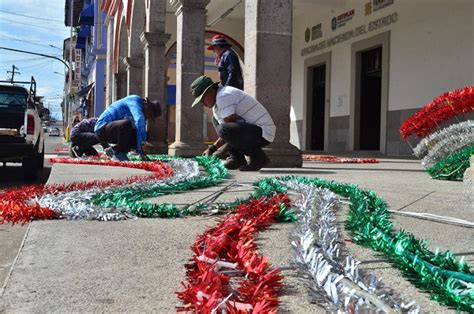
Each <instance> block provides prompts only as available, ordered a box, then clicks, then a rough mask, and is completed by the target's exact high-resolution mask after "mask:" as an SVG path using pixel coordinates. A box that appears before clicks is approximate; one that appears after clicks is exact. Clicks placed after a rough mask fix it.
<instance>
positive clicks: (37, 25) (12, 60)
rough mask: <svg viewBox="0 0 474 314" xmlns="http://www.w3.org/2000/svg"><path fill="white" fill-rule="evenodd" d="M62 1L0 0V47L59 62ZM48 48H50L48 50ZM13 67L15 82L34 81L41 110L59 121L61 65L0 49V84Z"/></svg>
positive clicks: (66, 31)
mask: <svg viewBox="0 0 474 314" xmlns="http://www.w3.org/2000/svg"><path fill="white" fill-rule="evenodd" d="M64 4H65V1H64V0H52V1H45V0H1V1H0V47H7V48H14V49H20V50H26V51H30V52H36V53H42V54H47V55H52V56H55V57H59V58H62V46H63V40H64V39H65V38H68V37H69V34H70V29H69V28H67V27H66V26H64ZM50 45H52V46H53V47H51V46H50ZM12 65H15V66H16V67H17V68H18V69H19V70H18V72H20V73H21V74H20V75H17V74H16V75H15V80H17V79H18V80H22V81H29V80H30V77H31V76H34V77H35V80H36V84H37V94H38V95H39V96H44V106H45V107H46V108H48V107H49V109H50V111H51V113H52V115H53V116H54V117H55V118H57V119H61V101H62V98H63V89H64V71H65V68H64V65H63V64H62V63H61V62H60V61H58V60H54V59H49V58H44V57H39V56H35V55H29V54H24V53H17V52H11V51H7V50H3V49H0V80H6V79H9V78H10V76H11V74H10V73H7V71H11V70H12Z"/></svg>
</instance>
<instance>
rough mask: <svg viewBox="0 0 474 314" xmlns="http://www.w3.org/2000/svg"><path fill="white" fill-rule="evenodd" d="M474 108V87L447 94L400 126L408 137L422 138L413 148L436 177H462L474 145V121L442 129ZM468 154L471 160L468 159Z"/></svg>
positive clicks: (449, 178) (457, 178)
mask: <svg viewBox="0 0 474 314" xmlns="http://www.w3.org/2000/svg"><path fill="white" fill-rule="evenodd" d="M471 111H474V86H467V87H465V88H462V89H458V90H455V91H452V92H448V93H444V94H442V95H440V96H438V97H437V98H435V99H434V100H433V101H432V102H430V103H428V104H427V105H426V106H424V107H423V108H422V109H421V110H419V111H418V112H417V113H415V114H414V115H413V116H411V117H409V118H408V119H407V120H406V121H405V122H404V123H403V124H402V125H401V127H400V135H401V136H402V138H404V139H407V138H408V137H409V136H411V135H414V136H416V137H418V138H421V139H422V140H421V141H420V143H419V144H418V145H417V146H416V147H415V148H414V149H413V151H414V153H415V155H416V156H417V157H419V158H423V159H422V164H423V166H424V167H425V169H426V171H427V172H428V173H429V174H430V175H431V177H432V178H434V179H446V180H460V179H462V176H463V173H464V171H465V170H466V168H467V167H469V156H467V152H469V151H472V149H473V148H474V121H469V120H468V121H464V122H459V121H458V123H455V124H452V125H450V126H448V127H445V128H443V129H440V130H438V131H436V132H434V130H435V129H437V128H439V126H440V125H441V124H442V123H445V122H447V121H448V120H449V119H451V118H453V117H456V116H457V115H459V114H462V113H466V112H471ZM466 157H467V159H466Z"/></svg>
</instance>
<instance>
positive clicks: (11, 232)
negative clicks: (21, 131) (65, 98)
mask: <svg viewBox="0 0 474 314" xmlns="http://www.w3.org/2000/svg"><path fill="white" fill-rule="evenodd" d="M51 126H57V127H59V128H61V124H60V123H57V124H51ZM63 140H64V138H63V137H62V136H58V137H57V136H49V134H48V133H45V162H44V169H43V170H42V171H41V172H40V173H39V175H38V179H37V180H36V181H34V182H31V181H27V180H25V179H23V172H22V169H21V164H17V163H7V165H6V166H5V167H3V166H0V190H1V189H7V188H12V187H22V186H26V185H29V184H44V183H46V181H47V180H48V178H49V175H50V173H51V167H52V165H51V163H50V162H49V158H50V157H54V156H56V155H57V154H58V152H57V151H56V148H60V147H65V146H64V145H63ZM26 230H27V225H24V226H19V225H15V226H11V225H9V224H3V225H0V252H2V254H0V291H1V287H2V286H3V283H4V280H5V278H6V276H7V275H8V272H9V271H10V267H11V265H12V263H13V261H14V259H15V256H16V254H17V253H18V248H19V247H20V245H21V242H22V240H23V237H24V235H25V232H26Z"/></svg>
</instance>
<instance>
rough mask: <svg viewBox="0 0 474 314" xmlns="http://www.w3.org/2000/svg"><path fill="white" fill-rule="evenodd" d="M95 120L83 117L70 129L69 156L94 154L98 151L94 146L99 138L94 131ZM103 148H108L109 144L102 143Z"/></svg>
mask: <svg viewBox="0 0 474 314" xmlns="http://www.w3.org/2000/svg"><path fill="white" fill-rule="evenodd" d="M96 122H97V118H90V119H83V120H82V121H81V122H78V123H76V125H75V126H74V127H73V128H72V130H71V156H72V157H82V156H83V155H86V156H94V155H97V154H98V152H97V150H96V149H95V148H94V145H96V144H99V140H98V139H97V136H96V135H95V133H94V127H95V124H96ZM102 147H104V149H106V148H108V147H109V145H107V144H106V143H103V144H102Z"/></svg>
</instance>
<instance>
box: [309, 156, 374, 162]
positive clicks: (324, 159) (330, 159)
mask: <svg viewBox="0 0 474 314" xmlns="http://www.w3.org/2000/svg"><path fill="white" fill-rule="evenodd" d="M303 160H306V161H322V162H330V163H340V164H378V163H379V161H378V159H375V158H351V157H337V156H332V155H308V154H305V155H303Z"/></svg>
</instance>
